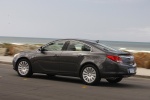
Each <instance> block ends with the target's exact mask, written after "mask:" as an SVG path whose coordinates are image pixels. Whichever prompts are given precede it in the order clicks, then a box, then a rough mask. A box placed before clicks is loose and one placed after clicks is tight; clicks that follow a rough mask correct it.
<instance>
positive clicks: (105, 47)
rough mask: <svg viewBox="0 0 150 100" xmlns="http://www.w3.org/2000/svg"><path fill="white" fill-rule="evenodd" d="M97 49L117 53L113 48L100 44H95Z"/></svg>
mask: <svg viewBox="0 0 150 100" xmlns="http://www.w3.org/2000/svg"><path fill="white" fill-rule="evenodd" d="M94 45H95V46H96V47H97V48H99V49H101V50H105V51H118V50H117V49H115V48H112V47H110V46H107V45H104V44H100V43H95V44H94Z"/></svg>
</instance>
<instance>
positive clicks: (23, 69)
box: [17, 59, 33, 77]
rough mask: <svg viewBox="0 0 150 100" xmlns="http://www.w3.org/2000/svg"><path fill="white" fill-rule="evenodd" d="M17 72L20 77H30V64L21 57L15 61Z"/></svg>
mask: <svg viewBox="0 0 150 100" xmlns="http://www.w3.org/2000/svg"><path fill="white" fill-rule="evenodd" d="M17 72H18V75H19V76H21V77H30V76H32V74H33V73H32V69H31V64H30V62H29V61H28V60H27V59H21V60H19V61H18V63H17Z"/></svg>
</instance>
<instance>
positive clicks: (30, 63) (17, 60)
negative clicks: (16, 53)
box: [15, 57, 31, 71]
mask: <svg viewBox="0 0 150 100" xmlns="http://www.w3.org/2000/svg"><path fill="white" fill-rule="evenodd" d="M22 59H26V60H27V61H28V62H29V63H30V65H31V61H30V60H29V59H28V58H27V57H20V58H18V59H17V61H16V64H15V70H16V71H17V64H18V62H19V61H20V60H22Z"/></svg>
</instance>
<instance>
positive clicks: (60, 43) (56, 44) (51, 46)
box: [44, 41, 66, 51]
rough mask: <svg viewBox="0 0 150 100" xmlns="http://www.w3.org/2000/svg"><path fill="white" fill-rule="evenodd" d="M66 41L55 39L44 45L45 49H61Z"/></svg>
mask: <svg viewBox="0 0 150 100" xmlns="http://www.w3.org/2000/svg"><path fill="white" fill-rule="evenodd" d="M65 42H66V41H55V42H54V43H51V44H49V45H47V46H46V47H44V49H45V51H61V50H62V48H63V46H64V44H65Z"/></svg>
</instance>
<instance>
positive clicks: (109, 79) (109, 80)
mask: <svg viewBox="0 0 150 100" xmlns="http://www.w3.org/2000/svg"><path fill="white" fill-rule="evenodd" d="M122 79H123V78H122V77H111V78H107V79H106V80H107V81H108V82H109V83H119V82H120V81H121V80H122Z"/></svg>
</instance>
